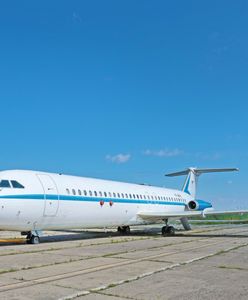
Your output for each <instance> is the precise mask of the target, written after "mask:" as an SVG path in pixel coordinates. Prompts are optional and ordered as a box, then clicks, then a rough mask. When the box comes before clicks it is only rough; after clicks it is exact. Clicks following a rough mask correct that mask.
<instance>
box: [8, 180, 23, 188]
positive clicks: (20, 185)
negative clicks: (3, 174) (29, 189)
mask: <svg viewBox="0 0 248 300" xmlns="http://www.w3.org/2000/svg"><path fill="white" fill-rule="evenodd" d="M11 184H12V187H13V188H14V189H24V186H23V185H22V184H20V183H19V182H17V181H16V180H11Z"/></svg>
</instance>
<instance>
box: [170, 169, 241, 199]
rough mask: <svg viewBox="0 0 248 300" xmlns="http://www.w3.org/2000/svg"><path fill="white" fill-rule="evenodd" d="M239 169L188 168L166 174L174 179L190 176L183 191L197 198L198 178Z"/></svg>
mask: <svg viewBox="0 0 248 300" xmlns="http://www.w3.org/2000/svg"><path fill="white" fill-rule="evenodd" d="M238 170H239V169H236V168H228V169H197V168H188V169H186V170H184V171H180V172H176V173H170V174H166V176H169V177H174V176H181V175H188V176H187V178H186V180H185V183H184V186H183V191H184V192H185V193H187V194H189V195H191V196H192V197H193V198H195V197H196V188H197V181H198V177H199V176H200V175H201V174H203V173H214V172H230V171H238Z"/></svg>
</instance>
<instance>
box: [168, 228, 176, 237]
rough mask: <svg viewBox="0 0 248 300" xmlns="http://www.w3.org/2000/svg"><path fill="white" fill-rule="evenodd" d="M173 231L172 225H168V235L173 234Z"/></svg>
mask: <svg viewBox="0 0 248 300" xmlns="http://www.w3.org/2000/svg"><path fill="white" fill-rule="evenodd" d="M175 232H176V230H175V228H174V227H173V226H169V227H168V234H169V235H175Z"/></svg>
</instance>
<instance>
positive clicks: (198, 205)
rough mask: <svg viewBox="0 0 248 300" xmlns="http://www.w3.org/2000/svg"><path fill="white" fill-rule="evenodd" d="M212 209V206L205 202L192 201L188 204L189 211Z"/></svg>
mask: <svg viewBox="0 0 248 300" xmlns="http://www.w3.org/2000/svg"><path fill="white" fill-rule="evenodd" d="M211 207H212V204H211V203H210V202H207V201H204V200H190V201H189V203H188V208H189V210H204V209H206V208H211Z"/></svg>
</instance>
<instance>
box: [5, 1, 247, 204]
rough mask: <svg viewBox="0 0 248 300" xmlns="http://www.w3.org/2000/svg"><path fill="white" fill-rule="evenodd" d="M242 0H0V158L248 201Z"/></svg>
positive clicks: (11, 165)
mask: <svg viewBox="0 0 248 300" xmlns="http://www.w3.org/2000/svg"><path fill="white" fill-rule="evenodd" d="M247 37H248V3H247V1H235V2H233V1H146V0H142V1H141V0H140V1H114V0H113V1H108V0H107V1H94V0H93V1H61V0H60V1H22V2H20V1H4V2H1V4H0V41H1V48H0V53H1V55H0V101H1V112H2V114H1V148H0V154H1V155H0V166H1V169H15V168H23V169H37V170H44V171H52V172H62V173H70V174H77V175H84V176H93V177H102V178H108V179H117V180H123V181H131V182H146V183H151V184H156V185H165V186H168V187H174V188H176V187H181V185H182V182H183V178H175V179H170V178H165V177H164V176H163V175H164V173H166V172H170V171H175V170H181V169H184V168H185V167H188V166H198V167H233V166H234V167H239V168H240V172H239V173H230V174H210V175H205V176H202V177H201V179H200V185H199V194H198V195H199V197H200V198H204V199H206V200H211V201H213V202H214V204H215V205H216V206H217V207H224V205H227V206H228V207H230V208H231V207H232V208H237V207H238V208H239V207H248V203H247V194H246V189H247V188H246V184H247V173H248V163H247V159H248V151H247V143H248V139H247V129H248V121H247V116H248V114H247V106H248V105H247V98H248V90H247V83H248V82H247V81H248V51H247V47H248V38H247Z"/></svg>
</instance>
